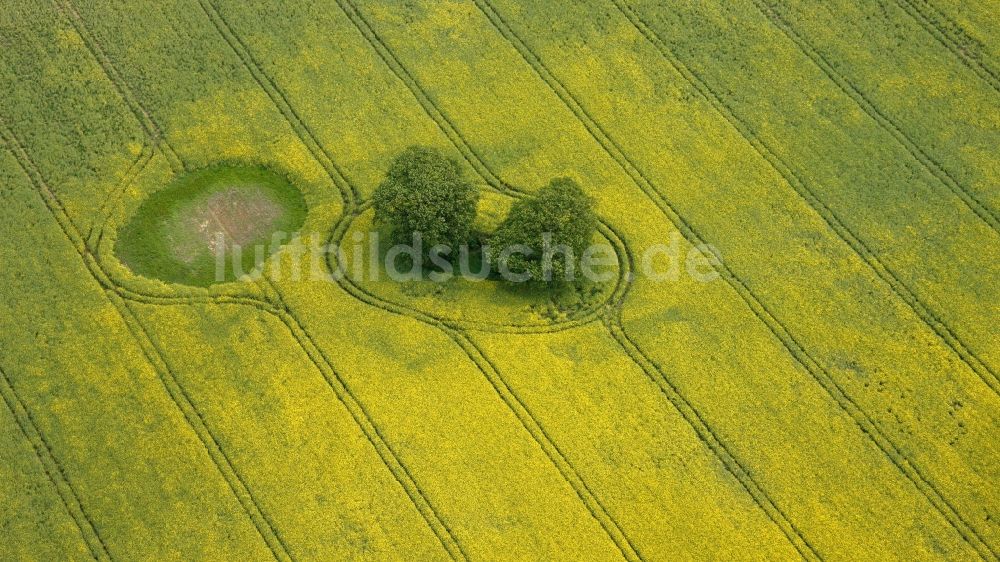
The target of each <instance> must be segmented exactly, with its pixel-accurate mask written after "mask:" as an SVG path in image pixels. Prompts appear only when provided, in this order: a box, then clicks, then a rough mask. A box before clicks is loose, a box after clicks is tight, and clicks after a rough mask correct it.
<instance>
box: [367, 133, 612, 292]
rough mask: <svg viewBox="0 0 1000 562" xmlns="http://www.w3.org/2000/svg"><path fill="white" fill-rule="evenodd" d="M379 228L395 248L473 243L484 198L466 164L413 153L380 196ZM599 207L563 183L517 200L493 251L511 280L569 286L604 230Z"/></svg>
mask: <svg viewBox="0 0 1000 562" xmlns="http://www.w3.org/2000/svg"><path fill="white" fill-rule="evenodd" d="M373 199H374V201H373V204H374V207H375V221H376V224H378V225H380V226H385V227H387V228H388V229H389V230H390V231H391V236H392V239H393V241H394V242H395V243H400V244H407V243H410V242H411V241H413V239H414V237H415V234H416V233H419V235H420V237H421V238H422V244H423V249H422V252H423V254H424V255H425V256H428V255H429V253H430V252H431V251H432V249H433V247H434V246H435V245H444V246H447V247H449V248H452V249H454V248H458V247H460V246H461V245H463V244H466V243H468V241H469V239H470V237H471V235H472V224H473V220H474V219H475V216H476V207H477V204H478V201H479V193H478V191H477V190H476V189H475V187H474V186H473V185H472V184H471V183H470V182H469V181H467V180H466V179H465V178H464V177H463V175H462V171H461V168H460V167H459V165H458V163H457V162H455V161H454V160H452V159H449V158H447V157H446V156H444V155H443V154H441V153H440V152H438V151H437V150H434V149H431V148H424V147H411V148H408V149H406V150H405V151H404V152H402V153H401V154H400V155H399V156H397V157H396V159H395V160H393V162H392V164H391V165H390V167H389V171H388V173H387V174H386V178H385V180H384V181H383V182H382V183H381V184H380V185H379V186H378V188H377V189H376V190H375V194H374V198H373ZM597 224H598V220H597V216H596V214H595V213H594V203H593V200H592V199H591V198H590V197H589V196H587V194H586V193H584V191H583V189H582V188H581V187H580V186H579V185H578V184H577V183H576V182H575V181H573V180H572V179H569V178H556V179H553V180H552V181H551V182H549V184H548V185H547V186H545V187H543V188H542V189H540V190H539V191H538V192H537V193H536V194H534V195H533V196H530V197H526V198H524V199H519V200H518V201H516V202H515V203H514V204H513V206H512V207H511V209H510V211H509V212H508V214H507V216H506V217H505V218H504V220H503V221H502V222H501V223H500V226H499V227H498V228H497V230H496V232H495V233H493V234H492V236H490V238H489V242H488V248H487V250H486V252H485V256H484V257H487V258H488V259H489V260H490V262H491V264H493V265H495V266H496V267H497V270H498V271H500V272H501V273H502V274H504V276H505V278H508V280H515V281H526V280H529V279H530V280H531V281H533V282H538V283H543V284H547V285H558V284H562V283H565V282H567V281H569V280H570V279H571V278H572V276H573V274H574V272H575V270H576V265H577V262H578V261H579V259H580V257H581V255H583V253H584V251H585V249H586V248H587V246H588V245H589V244H590V242H591V241H592V239H593V237H594V234H595V232H596V230H597Z"/></svg>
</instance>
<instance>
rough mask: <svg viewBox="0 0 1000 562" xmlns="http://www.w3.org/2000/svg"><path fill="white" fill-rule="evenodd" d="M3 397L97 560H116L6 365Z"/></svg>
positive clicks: (0, 384) (0, 378)
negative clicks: (17, 388)
mask: <svg viewBox="0 0 1000 562" xmlns="http://www.w3.org/2000/svg"><path fill="white" fill-rule="evenodd" d="M0 397H2V398H3V401H4V403H5V404H6V405H7V408H8V409H9V410H10V413H11V415H12V416H14V421H15V422H16V423H17V428H18V429H19V430H20V431H21V434H22V435H24V438H25V439H27V440H28V442H29V443H30V444H31V448H32V450H33V451H34V453H35V457H36V458H37V459H38V462H39V464H41V465H42V470H43V471H44V472H45V476H46V478H47V479H48V481H49V483H50V484H52V487H53V488H55V490H56V494H57V495H58V496H59V500H60V502H61V503H62V505H63V507H64V508H65V509H66V513H67V514H69V516H70V518H71V519H72V520H73V523H74V524H75V525H76V528H77V529H78V530H79V531H80V536H81V538H82V539H83V542H84V544H86V545H87V549H88V550H89V551H90V554H91V556H93V557H94V560H112V559H113V558H112V556H111V552H110V551H109V550H108V545H107V544H106V543H105V542H104V538H102V537H101V533H100V532H99V531H98V530H97V526H96V525H95V524H94V520H93V519H92V518H91V517H90V515H89V514H88V513H87V510H86V508H85V507H84V505H83V502H82V501H81V500H80V495H79V494H78V493H77V491H76V489H75V488H74V487H73V484H72V483H71V482H70V481H69V477H68V476H67V473H66V469H64V468H63V465H62V463H60V462H59V458H58V457H56V456H55V453H54V452H53V451H52V446H51V445H50V444H49V442H48V439H46V437H45V434H44V433H42V432H41V430H39V429H38V424H37V423H35V420H34V417H33V416H32V415H31V410H29V409H28V405H27V404H26V403H25V402H24V400H22V399H21V397H20V396H19V395H18V394H17V391H16V390H15V389H14V383H13V381H11V379H10V377H9V376H8V375H7V373H6V372H4V370H3V368H0Z"/></svg>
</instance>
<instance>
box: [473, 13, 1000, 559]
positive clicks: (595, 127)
mask: <svg viewBox="0 0 1000 562" xmlns="http://www.w3.org/2000/svg"><path fill="white" fill-rule="evenodd" d="M474 1H475V2H476V5H477V6H479V7H480V9H481V10H482V11H483V13H484V14H485V15H486V16H487V18H488V19H489V20H490V22H491V23H492V24H493V25H494V27H496V28H497V31H498V32H499V33H501V34H502V35H503V36H504V38H506V39H507V40H508V41H509V42H510V44H511V45H512V46H513V47H514V48H515V49H516V50H517V51H518V52H519V53H520V54H521V56H522V57H523V58H524V59H525V61H526V62H527V63H528V64H529V66H531V68H532V69H533V70H534V71H535V72H536V73H537V74H538V76H539V77H540V78H542V80H543V81H544V82H545V83H546V84H547V85H548V86H549V88H550V89H551V90H552V92H553V93H555V94H556V96H557V97H559V99H560V100H562V101H563V103H564V104H565V105H566V107H567V108H568V109H570V110H571V111H572V112H573V114H574V115H575V116H576V117H577V119H578V120H579V121H580V123H581V124H583V125H584V126H585V128H586V129H587V131H588V132H589V133H590V135H591V136H592V137H593V138H594V140H595V141H597V142H598V144H600V145H601V147H602V148H603V149H604V151H605V152H606V153H607V154H608V155H609V156H610V157H611V158H612V159H614V160H615V161H616V162H617V163H618V165H619V166H620V167H621V168H622V169H623V170H624V171H625V172H626V173H627V174H628V175H629V176H630V177H631V178H632V180H633V181H634V182H635V184H636V185H637V186H639V187H640V188H641V189H642V191H643V192H644V193H646V195H647V196H648V197H649V198H650V200H651V201H653V202H654V203H655V204H656V205H657V207H658V208H659V209H660V210H661V212H662V213H663V214H664V215H665V216H666V217H667V218H668V219H669V220H670V221H671V222H672V223H673V224H674V225H675V226H676V227H677V228H678V230H680V231H681V233H682V234H683V235H684V237H685V238H687V239H688V240H689V241H690V242H691V243H692V244H694V245H695V246H698V245H700V244H704V238H703V237H702V236H701V234H700V233H699V232H698V231H697V230H696V229H695V228H694V227H693V226H692V225H691V224H690V223H688V222H687V221H686V220H685V219H684V218H683V217H682V216H681V215H680V214H679V213H678V212H677V210H676V209H675V208H674V207H673V205H672V204H671V203H670V202H669V201H668V200H667V199H666V198H665V197H664V196H663V194H662V193H661V192H660V191H659V189H658V188H657V187H656V186H655V184H654V183H653V182H652V181H651V180H650V179H649V178H648V176H646V174H645V173H644V172H643V171H642V170H641V169H640V168H639V167H638V166H637V165H636V164H635V163H634V162H633V161H632V160H631V159H630V158H629V157H628V156H627V155H626V154H625V152H624V151H623V150H622V149H621V147H620V145H619V144H618V143H617V142H616V141H614V139H613V138H612V137H611V136H610V135H609V134H608V133H607V132H606V131H605V130H604V128H603V127H602V126H601V125H600V124H599V123H598V122H597V121H596V120H595V119H594V118H593V117H592V116H591V115H590V114H589V113H588V112H587V110H586V109H585V108H584V107H583V106H582V105H581V104H580V103H579V101H578V100H577V99H576V98H575V97H574V96H573V95H572V94H571V93H570V92H569V91H568V90H567V89H566V87H565V86H564V85H563V84H562V83H561V82H560V81H559V80H558V79H557V78H555V75H554V74H552V72H551V71H550V70H549V69H548V68H547V67H546V66H545V64H544V63H543V62H542V61H541V59H540V58H539V57H538V56H537V55H536V54H535V53H534V52H532V51H531V49H530V48H529V47H528V46H527V44H525V43H524V42H523V41H522V40H521V39H520V38H519V37H517V35H515V34H514V32H513V30H512V29H511V28H510V26H509V25H508V24H507V23H506V22H505V21H503V20H502V19H501V18H500V16H499V14H498V13H497V12H495V11H494V10H493V9H492V6H490V5H489V4H488V3H487V2H486V0H474ZM755 1H758V0H755ZM716 263H717V264H718V265H717V266H715V269H716V271H717V272H718V273H719V274H720V276H721V277H722V278H723V279H725V280H726V282H727V283H728V284H729V285H730V287H732V288H733V289H734V290H735V291H736V292H737V293H738V294H739V296H740V297H741V298H742V300H743V301H744V302H745V303H746V304H747V306H748V307H749V308H750V310H751V311H752V312H753V313H754V315H755V316H757V318H758V319H759V320H760V321H761V322H762V323H763V324H764V325H766V326H767V327H768V328H769V329H770V330H771V332H772V334H774V336H775V337H776V338H777V339H778V340H779V341H780V342H781V343H782V345H783V346H784V347H785V349H786V350H787V351H788V352H789V353H790V354H791V355H792V357H793V358H794V359H795V360H796V361H797V362H798V363H799V364H800V365H801V366H802V367H803V368H805V370H806V371H807V372H808V373H809V374H810V375H811V376H812V378H813V379H814V380H815V381H816V382H817V383H818V384H819V385H820V386H821V387H823V389H824V390H826V392H827V393H828V394H829V396H830V398H831V399H832V400H833V401H834V402H835V403H836V404H837V405H838V406H839V407H840V408H841V409H842V410H843V411H844V412H845V413H847V414H848V415H849V416H850V417H851V418H852V419H853V420H854V422H855V424H856V425H857V426H858V428H859V429H860V430H861V431H862V433H864V434H865V435H867V436H868V437H869V438H870V439H871V440H872V442H873V443H874V444H875V445H876V446H877V447H878V448H879V449H880V450H881V451H882V452H883V454H885V455H886V457H887V458H888V459H889V460H890V462H892V463H893V465H895V466H896V468H897V469H898V470H899V471H900V472H901V473H902V474H903V475H904V476H905V477H906V478H907V479H908V480H910V482H912V483H913V484H914V486H915V487H916V488H917V489H918V490H919V491H920V492H921V494H922V495H923V496H924V497H925V498H926V499H927V500H928V502H929V503H930V504H931V505H932V506H933V507H934V508H935V509H936V510H937V511H938V512H939V513H940V514H941V516H942V517H943V518H944V519H945V520H946V521H947V522H948V523H949V525H951V526H952V527H953V528H954V529H955V531H956V532H957V533H959V535H960V536H961V537H962V538H963V540H965V541H966V542H967V543H968V544H969V545H970V546H972V547H973V548H975V549H976V550H977V552H979V553H980V555H981V556H982V555H984V554H988V555H989V556H992V557H996V553H995V552H993V551H992V548H991V547H990V546H989V545H987V544H986V543H985V542H984V541H983V539H982V537H981V536H980V535H979V533H978V532H977V531H976V530H975V529H974V528H973V527H972V526H971V525H970V524H969V523H968V521H966V520H965V518H963V517H962V515H961V514H960V513H959V512H958V511H957V510H956V509H955V507H954V506H953V505H952V504H951V502H950V501H949V500H948V499H947V498H946V497H945V496H944V495H943V494H942V493H941V492H940V491H939V490H938V489H937V487H936V485H935V484H934V483H933V482H931V481H930V480H929V479H928V478H927V477H926V476H924V474H923V472H922V471H921V469H920V468H919V467H918V466H917V465H916V464H915V463H914V462H913V461H912V460H911V459H910V458H909V457H908V456H907V455H905V454H904V453H903V452H902V450H901V449H900V448H899V447H898V446H897V445H896V444H895V443H894V442H893V441H892V439H890V438H889V436H888V435H886V434H885V433H884V432H883V431H882V429H881V427H880V426H879V425H878V424H877V423H875V421H874V420H873V419H872V418H871V417H870V416H869V415H868V413H867V412H865V411H864V410H863V409H862V408H861V407H860V406H859V405H858V404H857V402H856V401H855V400H854V399H853V398H852V397H851V396H850V395H848V394H847V392H846V391H845V390H844V389H843V388H842V387H841V386H840V385H839V384H838V383H837V382H836V380H835V379H834V378H833V377H832V376H831V375H830V374H829V372H828V371H827V370H826V369H825V368H824V367H823V366H822V365H821V364H820V363H819V361H817V360H816V359H815V358H814V357H813V356H812V355H811V354H810V353H809V352H808V351H807V350H806V349H805V347H804V346H803V345H802V344H801V343H800V342H799V341H798V340H797V339H796V338H795V336H794V335H792V333H791V331H789V329H788V328H787V326H785V325H784V324H783V323H782V322H781V321H780V320H779V319H778V318H777V317H776V316H775V315H774V314H773V313H772V312H771V311H770V310H769V309H768V308H767V307H766V306H765V305H764V304H763V302H761V301H760V299H759V298H758V297H757V296H756V295H755V294H754V293H753V291H752V290H751V289H750V288H749V286H748V285H747V284H746V282H745V281H744V280H743V279H742V278H740V277H739V276H737V275H736V273H735V272H733V271H732V270H731V269H730V268H729V266H728V265H727V264H726V263H724V262H721V261H718V262H716ZM984 557H986V556H984Z"/></svg>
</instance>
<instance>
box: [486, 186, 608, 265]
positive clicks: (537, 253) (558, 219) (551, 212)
mask: <svg viewBox="0 0 1000 562" xmlns="http://www.w3.org/2000/svg"><path fill="white" fill-rule="evenodd" d="M597 224H598V221H597V215H596V214H595V213H594V202H593V200H592V199H591V198H590V197H589V196H587V194H586V193H584V191H583V189H582V188H581V187H580V186H579V185H578V184H577V183H576V182H575V181H573V180H572V179H570V178H555V179H553V180H552V181H551V182H549V184H548V185H547V186H545V187H543V188H542V189H540V190H539V191H538V193H536V194H535V195H534V196H532V197H529V198H526V199H521V200H519V201H517V202H515V203H514V205H513V206H512V207H511V209H510V212H509V213H508V215H507V217H506V219H504V221H503V222H502V223H501V224H500V227H499V228H498V229H497V231H496V233H495V234H494V236H493V238H492V239H491V240H490V257H491V261H492V263H494V264H496V266H497V268H498V270H499V271H500V272H501V273H504V272H505V271H509V272H511V273H513V274H514V276H515V277H518V279H513V280H515V281H518V280H522V279H523V280H527V278H525V276H526V275H528V276H530V280H531V281H536V282H542V283H563V282H566V281H568V280H570V279H571V278H572V276H573V275H574V273H575V272H576V268H577V265H578V262H579V259H580V256H581V255H582V254H583V252H584V250H585V249H586V248H587V246H588V245H589V244H590V243H591V241H592V240H593V237H594V234H595V232H596V231H597Z"/></svg>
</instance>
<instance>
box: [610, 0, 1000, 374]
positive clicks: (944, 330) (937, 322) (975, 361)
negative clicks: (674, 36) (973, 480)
mask: <svg viewBox="0 0 1000 562" xmlns="http://www.w3.org/2000/svg"><path fill="white" fill-rule="evenodd" d="M611 1H612V2H614V3H615V6H616V7H617V8H618V9H619V10H620V11H621V12H622V14H623V15H624V16H625V17H626V18H628V20H629V21H630V22H631V23H632V24H633V25H634V26H635V28H636V29H637V30H638V31H639V32H640V33H642V34H643V36H644V37H646V38H647V39H648V40H649V42H650V43H652V44H653V45H654V46H655V47H656V49H657V50H658V51H659V52H660V53H661V54H662V55H663V57H664V59H666V60H667V61H668V62H669V63H670V65H671V66H672V67H673V68H674V70H676V71H677V73H678V74H680V75H681V76H682V77H683V78H684V79H685V80H686V81H687V82H688V83H689V84H691V86H692V87H694V88H695V89H697V90H698V91H699V92H700V93H701V95H702V96H703V97H704V98H705V99H706V100H708V101H709V102H710V103H711V104H712V105H713V106H714V107H715V108H716V110H717V111H718V112H719V114H720V115H721V116H722V117H723V118H725V119H726V121H728V122H729V123H730V124H731V125H732V126H733V128H735V129H736V130H737V131H739V133H740V135H741V136H743V138H745V139H746V141H747V142H748V143H749V144H750V145H751V146H752V147H753V149H754V151H755V152H757V153H758V154H759V155H760V156H761V158H762V159H764V160H765V161H767V163H768V164H769V165H770V166H771V167H772V168H773V169H774V170H775V171H776V172H778V173H779V174H781V176H782V177H783V178H784V179H785V181H786V182H787V183H788V185H789V186H790V187H792V188H793V189H794V190H795V192H796V193H798V194H799V196H800V197H802V199H803V200H805V201H806V203H808V204H809V206H810V207H812V208H813V209H814V210H815V211H816V213H817V214H818V215H819V216H820V217H822V219H823V221H824V222H826V224H827V225H829V227H830V229H831V230H833V231H834V232H836V233H837V235H838V236H839V237H840V238H841V239H842V240H843V241H844V243H845V244H847V245H848V246H850V247H851V249H852V250H853V251H854V252H856V253H857V254H858V256H860V257H861V258H862V259H863V260H864V261H865V263H867V264H868V266H869V267H870V268H871V269H872V271H873V272H875V274H876V275H878V276H879V278H880V279H882V280H883V281H885V282H886V283H887V284H888V285H889V287H890V289H891V290H892V291H893V292H894V293H895V294H896V295H897V296H898V297H899V298H900V299H901V300H902V301H903V302H905V303H906V304H907V306H909V307H910V308H911V309H912V310H913V312H914V313H916V315H917V316H919V317H920V319H921V320H923V321H924V323H925V324H927V325H928V326H929V327H930V328H931V329H932V330H934V333H936V334H937V335H938V337H940V338H941V339H942V341H943V342H944V343H945V345H947V346H948V347H949V348H951V349H952V350H953V351H954V352H955V353H956V354H957V355H958V356H959V357H960V358H961V360H962V362H963V363H965V364H966V365H968V366H969V368H970V369H972V370H973V371H975V373H976V374H977V375H978V376H979V377H980V378H981V379H982V380H983V383H984V384H986V385H987V386H989V387H990V389H991V390H992V391H993V392H995V393H1000V379H998V378H997V374H996V372H995V371H994V370H993V369H991V368H990V367H989V366H988V365H986V364H985V363H984V362H983V361H982V360H981V359H980V358H979V357H978V356H977V355H976V354H975V353H974V352H973V351H972V350H970V349H969V347H968V346H967V345H966V344H965V343H964V342H963V341H962V340H961V339H960V338H959V337H958V335H956V334H955V332H954V331H953V330H952V329H951V328H949V327H948V325H947V324H945V323H944V322H943V321H942V320H941V318H940V317H939V316H938V315H937V314H936V313H935V312H934V311H933V310H932V309H931V308H930V307H928V306H927V305H926V304H925V303H924V302H923V301H922V300H921V299H920V298H919V297H918V296H917V295H916V294H915V293H914V292H913V290H912V289H910V288H909V287H908V286H907V285H906V284H905V283H903V281H901V280H900V278H899V277H898V276H897V275H896V273H895V272H893V270H892V269H890V268H889V267H888V266H887V265H886V264H885V263H884V262H883V261H882V260H881V259H880V258H879V257H878V255H877V254H876V253H875V252H874V251H873V250H872V249H871V248H870V247H869V246H868V245H867V244H866V243H865V242H864V241H863V240H861V238H860V237H858V236H857V235H856V234H855V233H854V232H853V231H851V229H850V228H848V227H847V226H846V225H845V224H844V223H843V221H842V220H841V219H840V218H839V217H838V216H837V215H836V213H834V212H833V210H831V209H830V208H829V207H828V206H827V205H826V204H825V203H824V202H823V201H822V200H821V199H820V198H819V197H817V196H816V194H815V192H814V191H813V190H812V189H810V188H809V186H808V184H807V182H806V181H805V180H803V179H802V176H801V175H800V174H799V173H797V172H796V171H795V170H793V169H792V167H791V166H789V165H788V164H787V162H785V161H784V160H783V159H782V158H781V157H780V156H778V155H777V154H776V153H775V152H774V150H772V149H771V147H770V146H768V144H767V143H766V142H764V141H763V140H761V139H760V138H759V137H758V136H757V135H755V134H754V133H753V131H752V129H751V128H750V126H749V125H748V124H747V123H746V122H745V121H743V120H741V119H740V118H739V117H738V116H737V115H736V114H735V113H734V112H733V110H732V109H731V108H730V107H729V106H728V105H726V103H725V101H723V99H722V98H721V97H720V96H719V95H718V94H717V93H716V92H715V91H713V90H712V88H711V87H710V86H709V85H708V84H706V83H705V82H704V81H703V80H702V79H701V78H700V77H699V76H698V75H697V74H696V73H695V72H693V71H692V70H691V68H689V67H687V66H686V65H685V64H684V63H683V62H681V61H680V60H679V59H678V58H677V57H676V56H675V55H674V54H673V52H672V51H671V50H670V48H669V47H668V46H667V44H666V42H665V41H663V39H662V38H661V37H660V36H659V35H657V33H656V31H654V30H653V28H652V27H650V26H649V25H648V24H647V23H646V22H645V21H644V20H643V19H642V17H641V16H640V15H639V14H638V13H637V12H636V11H635V10H634V9H632V8H631V7H629V6H628V5H627V4H625V2H623V1H622V0H611Z"/></svg>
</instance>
